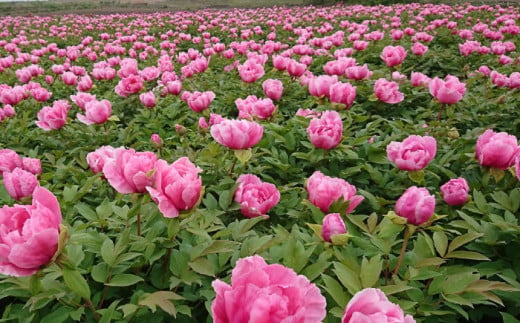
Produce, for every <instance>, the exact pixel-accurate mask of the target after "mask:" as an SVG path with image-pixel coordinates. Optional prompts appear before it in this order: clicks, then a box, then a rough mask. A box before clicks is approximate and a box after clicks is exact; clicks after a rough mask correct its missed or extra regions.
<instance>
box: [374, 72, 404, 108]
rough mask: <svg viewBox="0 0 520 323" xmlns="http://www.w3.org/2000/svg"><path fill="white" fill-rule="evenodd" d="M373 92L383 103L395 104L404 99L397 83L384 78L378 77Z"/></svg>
mask: <svg viewBox="0 0 520 323" xmlns="http://www.w3.org/2000/svg"><path fill="white" fill-rule="evenodd" d="M374 94H375V95H376V96H377V98H378V99H379V100H380V101H383V102H385V103H390V104H396V103H399V102H401V101H403V100H404V94H403V93H402V92H399V85H398V84H397V83H396V82H394V81H388V80H386V79H384V78H380V79H378V80H377V81H376V83H375V84H374Z"/></svg>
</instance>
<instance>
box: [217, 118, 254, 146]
mask: <svg viewBox="0 0 520 323" xmlns="http://www.w3.org/2000/svg"><path fill="white" fill-rule="evenodd" d="M210 124H212V122H211V118H210ZM210 133H211V136H212V137H213V139H215V140H216V141H217V142H218V143H219V144H221V145H223V146H226V147H229V148H231V149H248V148H251V147H253V146H254V145H256V144H257V143H258V142H259V141H260V140H261V139H262V135H263V133H264V127H263V126H262V125H260V124H258V123H256V122H254V121H247V120H229V119H222V120H220V122H218V123H215V124H213V125H212V126H211V129H210Z"/></svg>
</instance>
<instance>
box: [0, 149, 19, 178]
mask: <svg viewBox="0 0 520 323" xmlns="http://www.w3.org/2000/svg"><path fill="white" fill-rule="evenodd" d="M21 166H22V158H20V156H18V154H17V153H16V151H14V150H11V149H0V175H2V173H4V172H12V171H13V170H14V169H15V168H16V167H21Z"/></svg>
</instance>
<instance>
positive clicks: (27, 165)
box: [0, 157, 42, 175]
mask: <svg viewBox="0 0 520 323" xmlns="http://www.w3.org/2000/svg"><path fill="white" fill-rule="evenodd" d="M22 169H23V170H26V171H28V172H31V173H32V174H34V175H38V174H41V173H42V162H41V161H40V160H39V159H38V158H30V157H24V158H22ZM0 172H1V171H0Z"/></svg>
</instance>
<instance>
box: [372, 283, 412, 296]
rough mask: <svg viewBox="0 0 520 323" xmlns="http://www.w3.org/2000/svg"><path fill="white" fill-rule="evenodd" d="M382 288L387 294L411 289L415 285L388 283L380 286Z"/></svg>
mask: <svg viewBox="0 0 520 323" xmlns="http://www.w3.org/2000/svg"><path fill="white" fill-rule="evenodd" d="M378 288H379V289H380V290H382V291H383V293H385V295H393V294H397V293H400V292H404V291H406V290H410V289H412V288H413V287H412V286H408V285H386V286H380V287H378Z"/></svg>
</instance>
